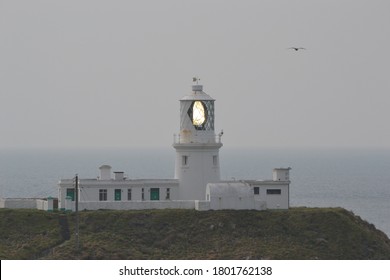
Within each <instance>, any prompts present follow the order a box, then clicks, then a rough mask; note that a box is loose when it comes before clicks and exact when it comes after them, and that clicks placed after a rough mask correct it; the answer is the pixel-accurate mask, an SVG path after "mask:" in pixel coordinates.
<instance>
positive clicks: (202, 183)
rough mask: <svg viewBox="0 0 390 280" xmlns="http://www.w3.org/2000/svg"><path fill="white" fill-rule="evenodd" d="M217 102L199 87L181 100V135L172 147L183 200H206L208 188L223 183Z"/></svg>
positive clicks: (195, 86)
mask: <svg viewBox="0 0 390 280" xmlns="http://www.w3.org/2000/svg"><path fill="white" fill-rule="evenodd" d="M194 81H196V79H194ZM214 101H215V100H214V99H213V98H212V97H210V96H209V95H207V94H206V93H204V92H203V86H202V85H198V84H196V85H193V86H192V92H191V93H190V94H189V95H186V96H184V97H183V98H182V99H180V133H179V135H177V136H175V139H174V144H173V147H174V148H175V149H176V162H175V179H178V180H179V185H180V187H179V198H180V199H181V200H205V197H206V185H207V184H208V183H215V182H218V181H220V168H219V149H220V148H221V147H222V143H221V136H222V133H220V134H219V135H216V134H215V132H214V120H215V114H214Z"/></svg>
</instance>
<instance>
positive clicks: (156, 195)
mask: <svg viewBox="0 0 390 280" xmlns="http://www.w3.org/2000/svg"><path fill="white" fill-rule="evenodd" d="M150 200H160V189H159V188H151V189H150Z"/></svg>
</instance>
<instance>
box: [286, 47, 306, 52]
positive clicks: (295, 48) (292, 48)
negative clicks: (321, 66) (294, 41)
mask: <svg viewBox="0 0 390 280" xmlns="http://www.w3.org/2000/svg"><path fill="white" fill-rule="evenodd" d="M288 49H291V50H294V51H296V52H297V51H299V50H306V49H305V48H301V47H299V48H297V47H291V48H288Z"/></svg>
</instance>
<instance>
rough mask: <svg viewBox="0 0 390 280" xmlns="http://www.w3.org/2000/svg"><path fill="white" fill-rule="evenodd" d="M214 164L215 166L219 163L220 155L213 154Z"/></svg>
mask: <svg viewBox="0 0 390 280" xmlns="http://www.w3.org/2000/svg"><path fill="white" fill-rule="evenodd" d="M213 164H214V166H217V165H218V156H213Z"/></svg>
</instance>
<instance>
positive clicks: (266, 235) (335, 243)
mask: <svg viewBox="0 0 390 280" xmlns="http://www.w3.org/2000/svg"><path fill="white" fill-rule="evenodd" d="M75 217H76V216H75V213H67V214H64V213H60V212H54V213H48V212H44V211H38V210H23V209H20V210H15V209H12V210H11V209H0V258H1V259H390V240H389V238H388V237H387V236H386V235H385V234H384V233H383V232H381V231H379V230H377V229H376V228H375V226H374V225H372V224H369V223H367V222H366V221H363V220H362V219H361V218H360V217H358V216H356V215H354V214H353V213H351V212H349V211H346V210H345V209H342V208H292V209H290V210H288V211H206V212H199V211H194V210H148V211H85V212H84V211H83V212H80V213H79V220H80V223H79V225H80V226H79V228H80V249H79V251H76V249H75V248H76V247H75V237H74V225H75Z"/></svg>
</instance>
